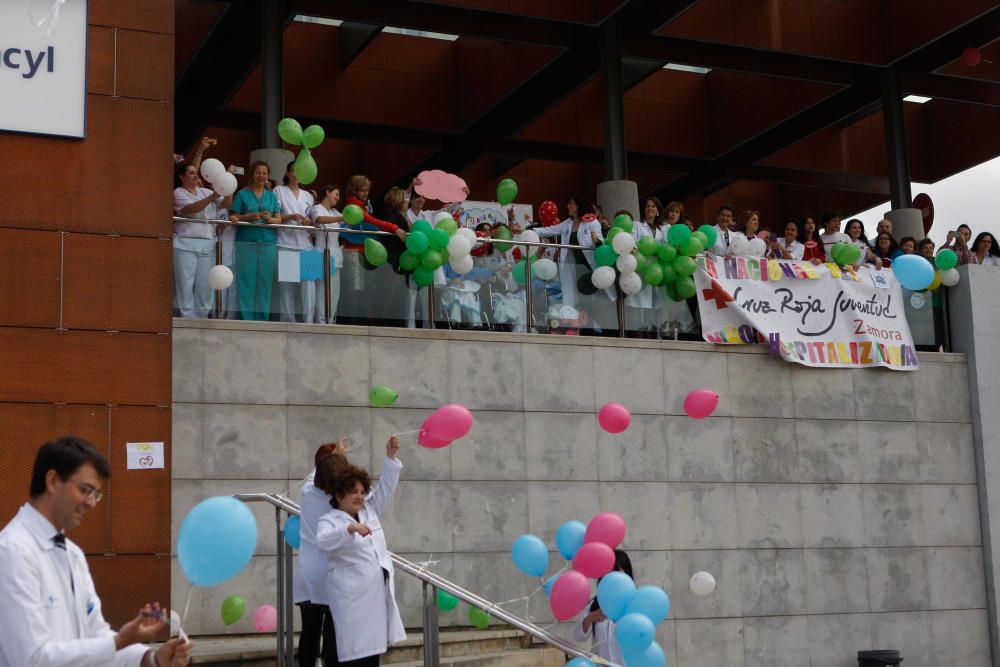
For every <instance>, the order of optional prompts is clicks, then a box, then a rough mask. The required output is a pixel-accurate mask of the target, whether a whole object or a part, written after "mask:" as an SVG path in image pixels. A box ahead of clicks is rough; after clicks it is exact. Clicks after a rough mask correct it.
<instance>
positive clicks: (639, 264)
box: [634, 253, 653, 275]
mask: <svg viewBox="0 0 1000 667" xmlns="http://www.w3.org/2000/svg"><path fill="white" fill-rule="evenodd" d="M634 257H635V270H636V271H637V272H638V273H639V275H642V274H643V273H645V271H646V269H647V268H648V267H649V265H650V264H652V263H653V260H652V258H650V257H647V256H646V255H643V254H642V253H639V254H637V255H634Z"/></svg>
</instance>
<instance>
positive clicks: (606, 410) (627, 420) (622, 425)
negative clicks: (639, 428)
mask: <svg viewBox="0 0 1000 667" xmlns="http://www.w3.org/2000/svg"><path fill="white" fill-rule="evenodd" d="M597 422H598V423H599V424H600V425H601V428H603V429H604V430H605V431H607V432H608V433H621V432H622V431H624V430H625V429H627V428H628V426H629V424H631V423H632V413H630V412H629V410H628V408H626V407H625V406H624V405H622V404H621V403H606V404H604V405H603V406H602V407H601V409H600V410H599V411H598V413H597Z"/></svg>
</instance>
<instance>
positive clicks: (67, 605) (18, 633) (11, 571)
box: [0, 503, 148, 667]
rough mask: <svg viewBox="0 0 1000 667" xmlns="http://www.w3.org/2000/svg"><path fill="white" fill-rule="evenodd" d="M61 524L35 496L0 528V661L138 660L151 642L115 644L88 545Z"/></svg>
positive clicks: (29, 666) (20, 666)
mask: <svg viewBox="0 0 1000 667" xmlns="http://www.w3.org/2000/svg"><path fill="white" fill-rule="evenodd" d="M56 532H57V531H56V529H55V527H54V526H53V525H52V524H51V523H50V522H49V520H48V519H46V518H45V517H44V516H42V514H41V513H39V512H38V510H36V509H35V508H34V507H32V506H31V505H30V504H29V503H26V504H24V505H23V506H21V509H20V510H18V512H17V515H16V516H15V517H14V518H13V519H12V520H11V522H10V523H8V524H7V526H6V527H5V528H4V529H3V530H2V531H0V667H105V666H106V665H114V666H115V667H138V666H139V665H140V664H141V663H142V658H143V656H144V655H145V654H146V651H147V650H148V648H147V647H146V646H142V645H139V644H134V645H132V646H129V647H126V648H124V649H122V650H121V651H115V632H114V631H113V630H112V629H111V628H110V627H109V626H108V623H107V622H106V621H105V620H104V615H103V614H102V613H101V599H100V598H99V597H98V596H97V592H96V591H95V590H94V582H93V580H92V579H91V577H90V568H88V567H87V560H86V558H84V555H83V551H82V550H81V549H80V547H78V546H77V545H76V544H74V543H73V542H71V541H69V540H66V551H63V550H62V549H59V548H57V547H56V545H55V543H54V542H53V541H52V537H53V536H54V535H55V534H56ZM70 571H72V577H73V579H72V581H73V586H72V587H71V586H70V576H69V575H70ZM74 589H75V592H74Z"/></svg>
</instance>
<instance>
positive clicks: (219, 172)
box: [201, 157, 240, 197]
mask: <svg viewBox="0 0 1000 667" xmlns="http://www.w3.org/2000/svg"><path fill="white" fill-rule="evenodd" d="M201 177H202V179H204V180H205V182H206V183H209V184H210V185H211V186H212V190H213V191H214V192H215V194H217V195H221V196H223V197H228V196H229V195H231V194H233V193H234V192H236V188H238V187H239V186H240V184H239V183H238V182H237V181H236V177H235V176H233V175H232V174H230V173H229V172H228V171H226V166H225V165H224V164H222V163H221V162H219V161H218V160H216V159H215V158H214V157H210V158H208V159H207V160H205V161H203V162H202V163H201Z"/></svg>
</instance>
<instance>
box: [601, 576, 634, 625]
mask: <svg viewBox="0 0 1000 667" xmlns="http://www.w3.org/2000/svg"><path fill="white" fill-rule="evenodd" d="M633 595H635V582H634V581H632V577H630V576H628V575H627V574H625V573H624V572H611V573H609V574H606V575H605V576H604V577H602V578H601V580H600V582H598V584H597V603H598V604H599V605H601V611H603V612H604V615H605V616H607V617H608V618H610V619H611V620H612V621H617V620H618V619H619V618H621V617H622V616H624V615H625V614H626V613H627V609H628V603H629V601H630V600H631V599H632V596H633Z"/></svg>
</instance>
